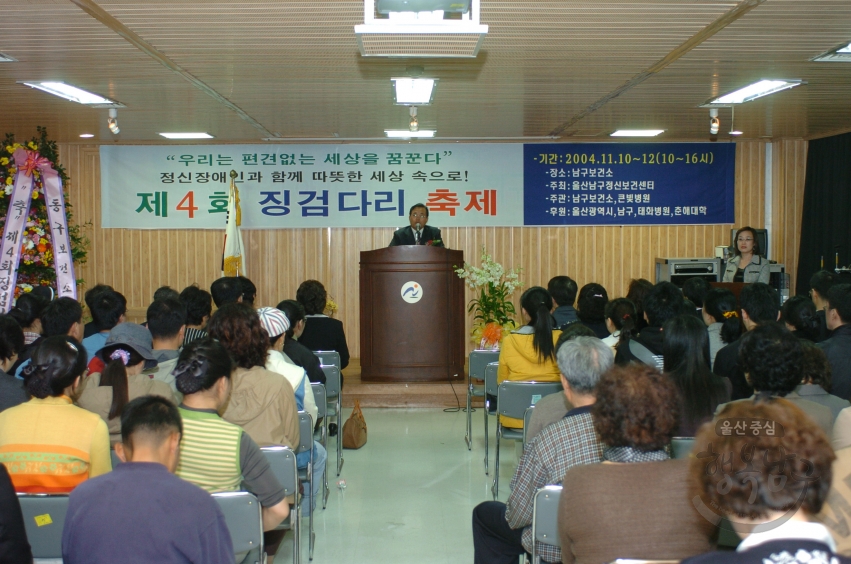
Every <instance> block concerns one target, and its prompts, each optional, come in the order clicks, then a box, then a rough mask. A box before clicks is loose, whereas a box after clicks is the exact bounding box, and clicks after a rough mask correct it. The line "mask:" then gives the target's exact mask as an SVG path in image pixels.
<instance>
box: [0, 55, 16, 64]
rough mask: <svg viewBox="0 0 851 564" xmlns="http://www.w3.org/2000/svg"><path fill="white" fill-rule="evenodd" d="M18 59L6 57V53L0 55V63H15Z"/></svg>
mask: <svg viewBox="0 0 851 564" xmlns="http://www.w3.org/2000/svg"><path fill="white" fill-rule="evenodd" d="M17 62H18V59H16V58H15V57H12V56H10V55H7V54H6V53H0V63H17Z"/></svg>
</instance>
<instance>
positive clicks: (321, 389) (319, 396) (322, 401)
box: [310, 382, 328, 417]
mask: <svg viewBox="0 0 851 564" xmlns="http://www.w3.org/2000/svg"><path fill="white" fill-rule="evenodd" d="M310 388H311V389H312V390H313V401H315V402H316V407H317V408H318V410H319V411H318V412H317V413H316V417H325V414H326V413H328V406H327V405H326V403H327V401H328V400H327V397H326V395H325V385H324V384H320V383H319V382H312V383H311V384H310Z"/></svg>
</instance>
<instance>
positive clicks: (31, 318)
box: [6, 292, 49, 374]
mask: <svg viewBox="0 0 851 564" xmlns="http://www.w3.org/2000/svg"><path fill="white" fill-rule="evenodd" d="M48 303H49V302H48V301H47V300H45V299H44V298H42V297H41V296H38V295H36V294H33V293H32V292H28V293H26V294H21V295H20V296H18V299H16V300H15V307H13V308H12V309H11V310H10V311H9V315H10V316H11V317H12V318H13V319H14V320H15V321H17V322H18V325H20V326H21V329H23V330H24V346H23V347H22V348H21V350H20V351H18V358H17V360H16V361H15V363H14V364H12V366H11V367H9V368H7V369H6V372H7V373H9V374H15V372H17V370H18V367H19V366H20V365H21V364H23V363H24V362H25V361H26V360H27V359H28V358H29V357H30V355H31V354H32V351H33V350H34V349H35V347H36V346H37V345H38V343H39V342H40V340H41V339H42V333H44V329H42V327H41V316H42V314H43V312H44V309H45V308H46V307H47V304H48Z"/></svg>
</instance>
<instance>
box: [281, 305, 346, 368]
mask: <svg viewBox="0 0 851 564" xmlns="http://www.w3.org/2000/svg"><path fill="white" fill-rule="evenodd" d="M276 307H277V308H278V309H279V310H281V311H282V312H283V313H284V315H286V316H287V319H288V320H289V322H290V328H289V329H287V332H286V333H284V348H283V349H282V350H281V352H282V354H283V355H284V357H285V358H288V359H289V360H290V361H291V362H292V363H293V364H295V365H296V366H301V367H302V368H304V370H305V372H307V378H308V380H310V381H311V382H314V383H317V384H323V385H324V384H325V382H326V378H325V373H324V372H323V371H322V365H321V364H320V363H319V357H318V356H316V355H315V354H313V351H311V350H310V349H309V348H307V347H305V346H304V345H302V344H301V343H299V342H298V338H299V337H300V336H301V332H302V331H303V330H304V325H305V324H304V316H305V313H304V306H302V305H301V304H300V303H298V302H297V301H295V300H283V301H281V303H279V304H278V305H277V306H276ZM340 378H341V379H342V374H341V375H340Z"/></svg>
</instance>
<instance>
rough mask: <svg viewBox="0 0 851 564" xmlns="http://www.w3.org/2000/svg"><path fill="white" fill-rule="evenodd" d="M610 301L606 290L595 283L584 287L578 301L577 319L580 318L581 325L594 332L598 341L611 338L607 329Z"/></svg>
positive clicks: (580, 291)
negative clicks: (607, 312) (607, 306)
mask: <svg viewBox="0 0 851 564" xmlns="http://www.w3.org/2000/svg"><path fill="white" fill-rule="evenodd" d="M608 301H609V295H608V294H607V293H606V289H605V288H603V287H602V286H601V285H599V284H595V283H591V284H585V285H584V286H582V288H581V289H580V290H579V298H577V300H576V317H578V318H579V323H581V324H582V325H585V326H586V327H588V328H589V329H591V330H592V331H594V334H595V335H596V336H597V338H598V339H605V338H606V337H608V336H609V329H608V328H607V327H606V304H607V303H608Z"/></svg>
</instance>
